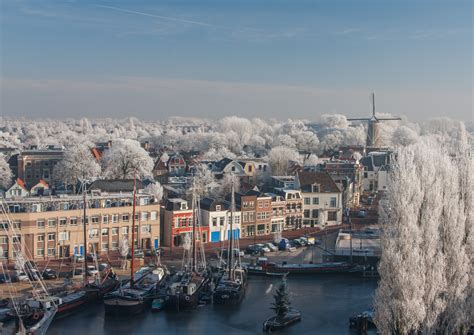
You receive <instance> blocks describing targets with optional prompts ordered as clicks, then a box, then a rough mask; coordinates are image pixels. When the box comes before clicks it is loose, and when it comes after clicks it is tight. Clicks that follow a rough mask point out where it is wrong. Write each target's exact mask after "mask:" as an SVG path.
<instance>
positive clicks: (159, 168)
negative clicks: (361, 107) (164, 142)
mask: <svg viewBox="0 0 474 335" xmlns="http://www.w3.org/2000/svg"><path fill="white" fill-rule="evenodd" d="M152 173H153V178H155V180H157V181H159V182H160V183H162V184H166V183H167V182H168V176H169V172H168V162H167V161H166V162H164V161H163V160H162V157H160V158H158V160H157V161H156V162H155V166H153V170H152Z"/></svg>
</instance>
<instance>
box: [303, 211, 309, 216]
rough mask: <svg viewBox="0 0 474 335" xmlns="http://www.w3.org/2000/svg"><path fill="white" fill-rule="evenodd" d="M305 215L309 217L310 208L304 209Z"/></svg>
mask: <svg viewBox="0 0 474 335" xmlns="http://www.w3.org/2000/svg"><path fill="white" fill-rule="evenodd" d="M304 217H305V218H309V209H305V210H304Z"/></svg>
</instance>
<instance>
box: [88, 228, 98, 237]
mask: <svg viewBox="0 0 474 335" xmlns="http://www.w3.org/2000/svg"><path fill="white" fill-rule="evenodd" d="M98 236H99V229H91V230H89V237H91V238H92V237H98Z"/></svg>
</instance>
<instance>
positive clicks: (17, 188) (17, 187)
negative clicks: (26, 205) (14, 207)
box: [5, 178, 30, 199]
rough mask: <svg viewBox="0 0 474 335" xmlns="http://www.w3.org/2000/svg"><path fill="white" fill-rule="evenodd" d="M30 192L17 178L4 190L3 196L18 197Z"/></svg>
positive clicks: (25, 195) (8, 197)
mask: <svg viewBox="0 0 474 335" xmlns="http://www.w3.org/2000/svg"><path fill="white" fill-rule="evenodd" d="M29 194H30V192H28V189H27V188H26V185H25V182H24V181H23V180H22V179H20V178H17V179H16V181H15V183H14V184H13V185H12V186H11V187H10V188H9V189H8V190H7V191H6V192H5V198H7V199H11V198H20V197H27V196H28V195H29Z"/></svg>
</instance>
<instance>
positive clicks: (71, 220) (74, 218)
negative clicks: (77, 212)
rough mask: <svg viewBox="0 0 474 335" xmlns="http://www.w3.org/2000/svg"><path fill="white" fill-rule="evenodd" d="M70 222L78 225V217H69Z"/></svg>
mask: <svg viewBox="0 0 474 335" xmlns="http://www.w3.org/2000/svg"><path fill="white" fill-rule="evenodd" d="M69 224H70V225H71V226H77V218H76V217H72V218H70V219H69Z"/></svg>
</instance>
